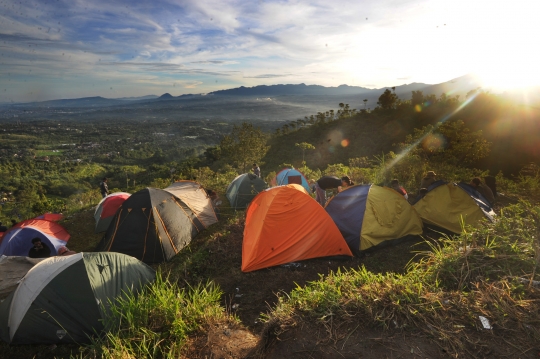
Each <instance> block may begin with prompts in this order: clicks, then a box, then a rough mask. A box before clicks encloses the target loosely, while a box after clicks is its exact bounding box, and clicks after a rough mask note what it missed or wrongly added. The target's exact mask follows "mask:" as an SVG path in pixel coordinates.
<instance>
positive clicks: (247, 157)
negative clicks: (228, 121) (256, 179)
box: [219, 122, 270, 172]
mask: <svg viewBox="0 0 540 359" xmlns="http://www.w3.org/2000/svg"><path fill="white" fill-rule="evenodd" d="M266 140H267V137H266V135H265V134H264V133H263V132H262V131H261V130H260V129H259V128H256V127H254V126H253V125H252V124H251V123H247V122H243V123H242V125H240V126H237V125H234V127H233V130H232V132H231V134H229V135H226V136H225V137H223V139H222V140H221V143H220V145H219V146H220V148H221V153H222V155H223V157H228V158H229V159H230V160H231V162H233V163H234V164H235V165H236V167H237V168H240V169H242V172H246V168H247V167H248V166H250V165H251V163H256V162H260V160H261V159H262V158H263V157H264V155H266V152H268V150H269V149H270V146H266Z"/></svg>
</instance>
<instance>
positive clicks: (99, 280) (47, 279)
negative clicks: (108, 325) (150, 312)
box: [0, 253, 155, 344]
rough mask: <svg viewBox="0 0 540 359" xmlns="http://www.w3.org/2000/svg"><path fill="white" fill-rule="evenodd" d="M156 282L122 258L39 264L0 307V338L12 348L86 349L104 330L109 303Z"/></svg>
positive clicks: (88, 256) (79, 257) (85, 256)
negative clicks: (71, 345) (55, 346)
mask: <svg viewBox="0 0 540 359" xmlns="http://www.w3.org/2000/svg"><path fill="white" fill-rule="evenodd" d="M154 279H155V272H154V270H153V269H152V268H150V267H149V266H147V265H146V264H144V263H142V262H140V261H139V260H137V259H135V258H133V257H130V256H127V255H124V254H120V253H77V254H74V255H71V256H65V257H51V258H47V259H45V260H43V261H41V262H40V263H38V264H36V265H35V266H34V267H33V268H32V269H30V271H29V272H28V273H27V274H26V276H25V277H24V278H23V279H22V280H21V282H20V284H19V286H18V287H17V289H16V290H15V291H14V292H13V293H11V294H10V295H9V297H8V298H7V299H6V300H4V301H3V302H2V303H1V304H0V337H1V338H2V340H4V341H5V342H7V343H13V344H51V343H84V342H89V338H90V336H92V335H94V334H97V333H100V332H101V331H102V330H103V328H104V327H103V319H105V318H106V317H107V315H108V307H109V303H110V302H111V301H114V299H115V298H118V297H120V296H122V295H123V294H124V293H125V292H126V291H129V290H134V291H138V290H139V289H141V288H142V287H143V286H144V285H145V284H146V283H149V282H151V281H153V280H154Z"/></svg>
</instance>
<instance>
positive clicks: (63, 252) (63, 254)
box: [58, 246, 77, 257]
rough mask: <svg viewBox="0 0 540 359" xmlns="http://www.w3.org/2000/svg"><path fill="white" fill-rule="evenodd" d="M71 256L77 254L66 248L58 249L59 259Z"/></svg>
mask: <svg viewBox="0 0 540 359" xmlns="http://www.w3.org/2000/svg"><path fill="white" fill-rule="evenodd" d="M72 254H77V252H75V251H71V250H69V249H68V247H66V246H62V247H60V248H59V249H58V256H60V257H66V256H70V255H72Z"/></svg>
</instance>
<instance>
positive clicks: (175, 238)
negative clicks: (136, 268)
mask: <svg viewBox="0 0 540 359" xmlns="http://www.w3.org/2000/svg"><path fill="white" fill-rule="evenodd" d="M204 218H208V215H207V216H205V217H204ZM204 229H205V225H204V223H203V219H201V218H199V217H198V216H197V214H196V212H194V210H192V209H191V208H190V207H189V205H188V204H187V203H186V202H184V201H182V200H181V199H179V198H177V197H176V196H174V195H173V194H171V193H169V192H167V191H165V190H162V189H157V188H145V189H142V190H140V191H138V192H136V193H134V194H132V195H131V197H129V198H128V199H127V200H126V201H124V203H122V206H121V207H120V208H119V209H118V211H117V212H116V215H115V216H114V219H113V221H112V223H111V225H110V226H109V228H108V229H107V232H105V236H104V237H103V239H102V240H101V242H100V243H99V244H98V246H97V248H96V251H105V252H119V253H124V254H127V255H130V256H133V257H135V258H137V259H140V260H142V261H143V262H145V263H148V264H152V263H161V262H163V261H167V260H169V259H171V258H172V257H173V256H175V255H176V254H177V253H178V252H179V251H180V250H182V249H183V248H184V247H185V246H187V245H188V244H189V243H190V242H191V240H192V238H194V237H195V236H196V235H197V234H198V233H199V232H200V231H202V230H204Z"/></svg>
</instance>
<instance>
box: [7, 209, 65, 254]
mask: <svg viewBox="0 0 540 359" xmlns="http://www.w3.org/2000/svg"><path fill="white" fill-rule="evenodd" d="M36 237H37V238H39V239H41V242H42V243H43V245H46V246H47V247H49V249H50V250H51V256H54V255H56V254H57V253H58V249H60V247H62V246H65V245H66V244H67V242H68V240H69V237H70V235H69V233H68V232H67V231H66V230H65V228H64V227H62V226H61V225H59V224H58V223H56V222H51V221H47V220H46V219H35V218H33V219H27V220H26V221H22V222H19V223H17V224H16V225H15V226H13V227H11V228H10V229H8V231H7V232H6V233H5V234H4V237H3V238H2V243H1V244H0V254H3V255H6V256H27V255H28V252H29V251H30V249H31V248H32V247H33V244H32V239H33V238H36Z"/></svg>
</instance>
